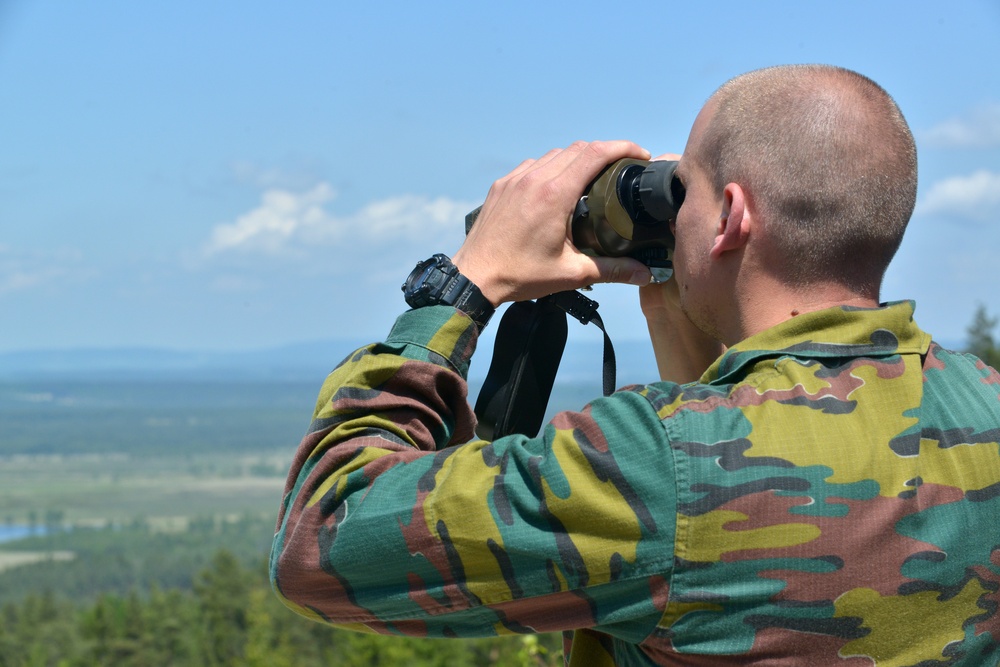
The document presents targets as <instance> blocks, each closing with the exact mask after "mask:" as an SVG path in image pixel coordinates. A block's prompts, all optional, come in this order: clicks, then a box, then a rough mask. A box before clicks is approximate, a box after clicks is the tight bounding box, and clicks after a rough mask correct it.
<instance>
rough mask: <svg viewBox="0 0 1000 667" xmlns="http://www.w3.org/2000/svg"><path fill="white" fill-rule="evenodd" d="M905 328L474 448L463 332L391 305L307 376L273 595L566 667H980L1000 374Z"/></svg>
mask: <svg viewBox="0 0 1000 667" xmlns="http://www.w3.org/2000/svg"><path fill="white" fill-rule="evenodd" d="M912 316H913V304H912V303H909V302H900V303H894V304H889V305H887V306H885V307H882V308H878V309H855V308H847V307H841V308H832V309H828V310H824V311H819V312H815V313H806V314H803V315H799V316H797V317H794V318H792V319H791V320H789V321H787V322H785V323H783V324H781V325H779V326H777V327H775V328H773V329H770V330H768V331H765V332H762V333H760V334H758V335H756V336H754V337H752V338H749V339H747V340H745V341H743V342H742V343H740V344H739V345H736V346H734V347H733V348H731V349H729V350H728V351H727V352H726V354H724V355H723V356H722V357H721V358H720V359H719V360H718V361H717V362H716V363H715V364H714V365H713V366H712V367H711V368H710V369H709V370H708V371H707V372H706V374H705V375H704V377H703V378H702V379H701V381H700V382H699V383H692V384H688V385H676V384H672V383H666V382H661V383H655V384H650V385H645V386H632V387H627V388H624V389H622V390H620V391H618V392H616V393H615V394H614V395H612V396H610V397H607V398H602V399H598V400H596V401H594V402H592V403H591V404H590V405H589V406H587V407H586V408H585V409H584V410H583V411H581V412H579V413H562V414H560V415H558V416H557V417H556V418H555V419H553V421H552V422H551V423H550V424H548V425H546V426H545V428H544V431H543V433H542V434H541V435H540V436H539V437H536V438H528V437H522V436H510V437H506V438H501V439H498V440H497V441H495V442H492V443H490V442H482V441H472V442H469V440H470V438H472V433H473V426H474V419H475V417H474V415H473V414H472V412H471V409H470V408H469V406H468V402H467V396H466V392H467V387H466V383H465V380H464V377H465V375H466V373H467V371H468V365H469V361H470V358H471V356H472V353H473V350H474V347H475V341H476V330H475V327H474V325H473V324H472V322H471V320H469V319H468V318H467V317H466V316H464V315H463V314H461V313H459V312H458V311H455V310H453V309H450V308H447V307H432V308H424V309H420V310H417V311H410V312H408V313H405V314H404V315H402V316H401V317H400V318H399V319H398V321H397V323H396V326H395V327H394V329H393V331H392V333H391V334H390V336H389V337H388V339H387V340H386V342H384V343H380V344H375V345H370V346H368V347H365V348H363V349H361V350H358V351H357V352H356V353H354V354H352V355H351V356H350V357H348V358H347V359H346V360H344V362H343V363H342V364H341V365H340V366H339V367H338V368H337V369H336V370H335V371H334V372H333V373H332V374H331V375H330V376H329V378H328V379H327V381H326V383H325V384H324V386H323V389H322V391H321V394H320V396H319V400H318V402H317V406H316V411H315V414H314V419H313V422H312V425H311V427H310V428H309V432H308V434H307V435H306V436H305V438H304V439H303V441H302V444H301V446H300V447H299V450H298V452H297V454H296V457H295V460H294V462H293V465H292V469H291V472H290V475H289V478H288V483H287V486H286V493H285V496H284V501H283V504H282V507H281V510H280V515H279V519H278V527H277V532H276V535H275V538H274V545H273V549H272V554H271V577H272V582H273V585H274V587H275V590H276V591H277V592H278V594H279V596H281V598H282V599H283V600H284V601H285V603H286V604H287V605H288V606H289V607H291V608H292V609H294V610H295V611H297V612H299V613H301V614H303V615H305V616H307V617H310V618H313V619H316V620H321V621H324V622H327V623H331V624H334V625H337V626H339V627H344V628H349V629H353V630H358V631H367V632H379V633H391V634H405V635H416V636H426V637H472V636H484V635H503V634H510V633H524V632H551V631H567V633H568V631H576V632H575V634H574V635H573V638H572V646H571V648H570V650H568V651H567V656H568V661H569V663H570V664H572V665H745V664H751V663H752V664H762V665H850V666H854V665H858V666H861V665H877V666H878V667H883V666H888V665H923V666H927V665H946V664H954V665H977V666H978V665H996V664H998V663H1000V646H998V640H1000V613H998V603H1000V518H998V517H1000V452H998V440H1000V375H998V374H997V372H996V371H995V370H993V369H992V368H989V367H987V366H985V365H984V364H983V363H982V362H981V361H979V360H977V359H975V358H974V357H971V356H969V355H963V354H956V353H954V352H948V351H946V350H944V349H942V348H941V347H939V346H938V345H937V344H935V343H933V342H932V341H931V339H930V337H929V336H928V335H927V334H925V333H924V332H923V331H921V330H920V329H919V328H918V327H917V326H916V324H915V323H914V322H913V319H912ZM463 443H464V444H463Z"/></svg>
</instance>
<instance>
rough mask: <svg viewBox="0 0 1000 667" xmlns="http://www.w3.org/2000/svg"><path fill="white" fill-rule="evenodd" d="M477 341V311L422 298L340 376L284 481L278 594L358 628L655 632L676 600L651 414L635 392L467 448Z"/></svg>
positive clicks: (428, 632)
mask: <svg viewBox="0 0 1000 667" xmlns="http://www.w3.org/2000/svg"><path fill="white" fill-rule="evenodd" d="M474 344H475V329H474V326H473V325H472V323H471V321H470V320H469V319H468V318H467V317H465V316H464V315H462V314H460V313H457V311H455V310H453V309H450V308H444V307H433V308H423V309H420V310H418V311H410V312H408V313H406V314H404V315H402V316H401V317H400V318H399V320H398V321H397V324H396V326H395V327H394V329H393V332H392V333H391V334H390V336H389V338H388V339H387V340H386V342H385V343H382V344H376V345H371V346H368V347H366V348H363V349H361V350H359V351H358V352H356V353H355V354H353V355H352V356H351V357H349V358H348V359H346V360H345V361H344V362H343V363H342V364H341V365H340V366H339V367H338V368H337V369H336V370H335V371H334V372H333V373H332V374H331V375H330V376H329V378H328V379H327V381H326V383H325V385H324V387H323V389H322V392H321V395H320V398H319V401H318V403H317V407H316V411H315V415H314V419H313V422H312V425H311V427H310V429H309V433H308V434H307V435H306V436H305V438H304V439H303V441H302V444H301V445H300V447H299V449H298V452H297V454H296V457H295V460H294V462H293V465H292V469H291V472H290V475H289V478H288V483H287V487H286V493H285V498H284V501H283V505H282V509H281V513H280V516H279V520H278V528H277V532H276V535H275V539H274V545H273V548H272V554H271V578H272V583H273V585H274V587H275V590H276V591H277V592H278V594H279V596H280V597H281V598H282V599H283V600H284V601H285V603H286V604H288V606H290V607H291V608H292V609H294V610H295V611H297V612H299V613H301V614H303V615H306V616H309V617H312V618H315V619H317V620H322V621H325V622H328V623H332V624H335V625H338V626H341V627H347V628H350V629H355V630H361V631H374V632H381V633H398V634H409V635H419V636H434V637H448V636H452V637H454V636H459V637H461V636H488V635H496V634H505V633H517V632H549V631H556V630H564V629H573V628H584V627H592V628H598V629H600V630H601V631H603V632H606V633H608V634H611V635H613V636H617V637H620V638H622V639H625V640H627V641H630V642H639V641H641V640H642V639H643V638H644V637H645V636H646V635H648V634H649V633H650V632H651V631H653V630H654V628H655V626H656V623H657V621H658V620H659V618H660V616H661V615H662V613H663V610H664V608H665V605H666V592H667V578H668V577H669V574H670V568H671V564H672V559H673V537H674V523H675V511H676V504H675V500H674V488H673V484H672V478H673V470H672V463H671V461H672V458H671V456H670V455H669V453H668V451H667V448H666V445H665V440H664V435H663V433H664V431H663V427H662V426H661V424H660V422H659V419H658V418H657V417H656V413H655V411H654V410H653V408H652V407H651V405H650V404H649V403H648V401H647V400H646V399H645V398H643V397H642V396H641V395H640V394H639V393H637V392H631V391H623V392H618V393H616V394H615V395H613V396H612V397H609V398H606V399H600V400H598V401H595V402H594V403H592V404H591V405H590V406H588V407H587V408H586V409H585V410H584V411H583V412H580V413H563V414H560V415H558V416H557V417H556V418H555V419H554V420H553V421H552V423H550V424H548V425H547V426H546V427H545V429H544V433H543V434H542V435H541V436H539V437H537V438H527V437H523V436H509V437H506V438H501V439H498V440H496V441H494V442H492V443H490V442H482V441H472V442H465V441H466V440H468V439H469V438H470V437H471V434H472V428H473V425H474V416H473V415H472V412H471V410H470V408H469V406H468V403H467V400H466V384H465V379H464V375H465V373H466V372H467V368H468V363H469V359H470V358H471V354H472V351H473V348H474ZM612 441H613V442H614V443H616V445H615V447H612V446H611V444H609V443H611V442H612ZM463 442H464V443H465V444H459V443H463ZM448 445H452V446H448ZM649 499H656V502H655V504H653V503H652V501H650V500H649Z"/></svg>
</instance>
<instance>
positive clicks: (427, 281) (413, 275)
mask: <svg viewBox="0 0 1000 667" xmlns="http://www.w3.org/2000/svg"><path fill="white" fill-rule="evenodd" d="M402 290H403V298H405V299H406V303H407V304H409V305H410V307H411V308H423V307H424V306H436V305H438V304H444V305H448V306H454V307H455V308H458V309H459V310H461V311H462V312H463V313H465V314H466V315H468V316H469V317H471V318H472V321H473V322H475V323H476V326H477V327H479V330H480V331H482V330H483V328H484V327H485V326H486V324H487V323H488V322H489V321H490V318H491V317H492V316H493V311H494V310H495V308H494V307H493V304H492V303H490V302H489V299H487V298H486V297H485V296H483V293H482V292H480V291H479V288H478V287H476V286H475V284H474V283H473V282H472V281H470V280H469V279H468V278H466V277H465V276H463V275H462V274H461V273H459V272H458V267H457V266H455V265H454V264H452V263H451V260H450V259H449V258H448V256H447V255H442V254H440V253H438V254H437V255H434V256H433V257H431V258H429V259H425V260H424V261H422V262H418V263H417V266H416V268H415V269H413V271H411V272H410V275H409V277H408V278H407V279H406V282H405V283H403V286H402Z"/></svg>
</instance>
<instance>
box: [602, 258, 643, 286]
mask: <svg viewBox="0 0 1000 667" xmlns="http://www.w3.org/2000/svg"><path fill="white" fill-rule="evenodd" d="M594 265H595V266H596V267H597V272H598V278H597V280H595V281H594V282H599V283H622V284H625V285H639V286H640V287H642V286H643V285H648V284H649V283H650V281H651V280H652V279H653V274H651V273H650V272H649V267H647V266H646V265H645V264H643V263H642V262H640V261H639V260H637V259H632V258H631V257H595V258H594Z"/></svg>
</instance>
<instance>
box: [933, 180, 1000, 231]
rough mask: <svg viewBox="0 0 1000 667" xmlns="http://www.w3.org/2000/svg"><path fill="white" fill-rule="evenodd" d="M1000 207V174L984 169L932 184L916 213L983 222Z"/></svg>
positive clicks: (992, 217) (994, 215)
mask: <svg viewBox="0 0 1000 667" xmlns="http://www.w3.org/2000/svg"><path fill="white" fill-rule="evenodd" d="M998 207H1000V174H995V173H993V172H990V171H987V170H985V169H983V170H980V171H977V172H975V173H974V174H970V175H969V176H953V177H952V178H946V179H945V180H943V181H938V182H937V183H934V184H933V185H932V186H931V188H930V190H929V191H928V192H927V194H926V195H924V196H923V197H922V198H921V200H920V201H919V202H918V203H917V210H916V213H918V214H943V215H948V216H955V217H960V218H965V219H968V220H975V221H979V222H986V221H989V220H992V219H995V218H996V211H997V208H998Z"/></svg>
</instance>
